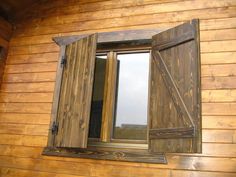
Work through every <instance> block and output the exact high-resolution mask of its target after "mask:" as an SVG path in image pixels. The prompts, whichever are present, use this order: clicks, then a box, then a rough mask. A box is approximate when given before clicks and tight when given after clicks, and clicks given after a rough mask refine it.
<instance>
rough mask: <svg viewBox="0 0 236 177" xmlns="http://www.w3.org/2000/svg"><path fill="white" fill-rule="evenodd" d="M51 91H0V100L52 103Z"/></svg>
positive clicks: (6, 101)
mask: <svg viewBox="0 0 236 177" xmlns="http://www.w3.org/2000/svg"><path fill="white" fill-rule="evenodd" d="M52 97H53V94H52V93H0V102H1V103H2V102H5V103H40V102H42V103H52Z"/></svg>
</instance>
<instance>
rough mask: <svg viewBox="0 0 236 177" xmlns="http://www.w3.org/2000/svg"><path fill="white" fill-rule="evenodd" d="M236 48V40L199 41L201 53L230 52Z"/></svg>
mask: <svg viewBox="0 0 236 177" xmlns="http://www.w3.org/2000/svg"><path fill="white" fill-rule="evenodd" d="M235 50H236V40H227V41H212V42H202V43H201V53H208V52H232V51H235Z"/></svg>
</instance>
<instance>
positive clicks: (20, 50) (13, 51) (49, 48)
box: [9, 43, 59, 55]
mask: <svg viewBox="0 0 236 177" xmlns="http://www.w3.org/2000/svg"><path fill="white" fill-rule="evenodd" d="M39 51H40V52H39ZM51 52H59V47H58V46H57V45H56V44H55V43H51V44H44V45H43V46H42V45H29V46H19V47H17V46H16V47H10V48H9V55H24V54H34V53H51Z"/></svg>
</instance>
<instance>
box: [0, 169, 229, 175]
mask: <svg viewBox="0 0 236 177" xmlns="http://www.w3.org/2000/svg"><path fill="white" fill-rule="evenodd" d="M0 170H1V171H0V173H1V174H2V175H4V176H5V177H15V176H18V177H26V176H37V177H86V176H84V175H79V176H78V175H70V174H62V173H59V174H58V173H49V172H41V171H33V170H23V169H17V168H0ZM226 177H228V176H226Z"/></svg>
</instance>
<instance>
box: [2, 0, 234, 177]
mask: <svg viewBox="0 0 236 177" xmlns="http://www.w3.org/2000/svg"><path fill="white" fill-rule="evenodd" d="M113 12H114V13H113ZM79 17H81V18H79ZM114 17H115V18H114ZM191 18H200V30H201V31H200V41H201V46H202V50H203V52H202V53H201V63H202V66H204V67H203V68H204V70H205V71H204V73H205V74H206V75H205V74H204V75H205V76H204V77H202V101H203V103H202V105H203V107H205V108H204V115H203V116H202V126H203V129H204V131H203V137H204V138H203V141H205V142H203V147H202V148H203V149H202V152H203V153H202V154H192V156H191V154H190V155H189V154H180V155H172V154H167V155H168V162H169V163H168V164H167V165H158V164H146V163H135V162H132V163H131V162H129V163H128V162H112V161H104V160H99V161H98V160H92V159H83V158H63V157H48V156H47V157H46V156H42V155H41V152H42V149H43V147H44V146H46V143H47V136H41V135H40V136H38V135H30V133H36V132H38V133H39V132H41V133H43V134H44V133H45V132H46V131H47V130H45V129H44V130H43V129H39V130H33V129H32V128H31V127H34V126H35V127H36V126H37V127H41V126H40V125H45V126H48V124H49V122H50V113H42V112H44V109H42V110H41V109H37V112H38V113H36V112H34V113H31V112H32V111H31V109H32V110H34V111H35V110H36V108H35V105H34V104H33V105H32V107H31V106H30V103H31V102H35V101H37V99H38V102H41V101H42V102H41V103H43V102H44V101H45V102H47V101H49V100H50V99H51V97H50V96H49V95H50V94H52V92H53V91H54V85H55V82H54V80H52V79H53V73H54V76H55V71H56V67H55V66H54V68H49V67H48V66H49V65H50V66H52V65H51V64H50V63H51V62H55V63H56V62H57V61H58V57H59V52H58V50H59V48H57V47H55V46H53V45H51V44H53V41H52V37H60V36H70V35H81V34H92V33H95V32H112V31H121V30H135V29H161V30H165V29H167V28H171V27H174V26H176V25H178V24H181V23H183V22H185V21H187V20H189V19H191ZM2 29H4V30H5V32H2V31H1V30H2ZM6 29H11V27H10V26H9V24H8V25H3V26H1V23H0V35H2V34H4V36H8V39H9V36H10V33H9V32H10V31H9V30H6ZM235 29H236V15H235V1H234V0H222V1H218V0H212V1H209V2H208V1H206V0H203V1H197V0H185V1H179V0H160V1H156V0H142V1H140V0H125V1H124V0H121V1H115V0H106V1H105V0H90V1H86V0H81V1H78V0H68V1H66V3H65V1H64V0H57V1H48V2H44V3H41V4H38V5H36V6H35V7H33V8H28V9H27V11H26V14H25V15H24V17H23V18H22V19H19V21H18V24H17V25H16V31H15V32H14V33H15V34H14V35H13V36H14V37H12V38H11V40H10V50H11V55H8V57H7V61H6V62H7V65H8V67H9V69H11V71H12V72H14V70H13V68H15V69H16V70H17V73H11V74H10V73H5V74H4V82H5V83H4V84H3V85H2V87H1V93H0V97H1V98H0V99H1V100H2V103H3V104H6V106H7V107H5V108H4V109H5V110H12V109H15V108H14V107H13V108H11V107H12V106H13V104H7V103H14V102H16V103H19V104H20V103H23V105H24V103H27V102H28V103H29V104H28V105H24V106H26V107H28V108H27V111H24V110H26V109H25V107H24V106H22V107H19V106H18V108H17V109H18V111H19V112H15V113H12V112H5V111H3V112H0V128H2V127H4V129H1V130H2V131H4V132H6V133H5V134H0V142H1V145H0V155H1V156H0V176H1V175H2V176H4V177H5V176H6V177H15V176H19V177H31V176H39V177H45V176H46V177H47V176H52V177H85V176H86V177H92V176H93V177H100V176H104V177H127V176H128V177H134V176H135V177H144V176H150V177H190V176H191V177H199V176H201V177H234V176H236V171H235V166H236V161H235V159H236V153H235V141H233V139H234V137H235V132H234V131H235V130H236V115H235V111H234V110H235V105H234V103H235V99H234V97H235V94H234V92H235V91H234V90H235V89H236V77H235V76H233V75H230V74H233V73H234V71H233V70H231V69H230V68H229V66H230V65H229V64H236V50H235V40H236V39H235V37H236V35H235ZM5 40H6V39H5ZM11 48H12V49H11ZM31 48H32V50H31ZM37 63H42V65H37ZM18 64H19V67H20V68H21V69H17V65H18ZM22 64H24V65H22ZM27 64H30V65H27ZM31 64H32V65H31ZM34 64H36V65H34ZM47 64H48V66H47ZM214 65H217V66H214ZM41 66H42V67H43V68H44V70H42V69H40V67H41ZM224 66H227V67H226V68H228V69H226V70H225V67H224ZM11 67H12V68H11ZM27 67H28V68H27ZM31 67H32V68H31ZM37 67H39V68H37ZM30 68H31V69H30ZM46 68H48V69H50V72H47V70H45V69H46ZM51 69H53V70H51ZM24 70H27V71H28V72H27V73H24ZM40 70H41V71H40ZM38 71H39V72H38ZM219 74H220V75H221V76H219ZM47 75H48V78H47ZM31 93H32V95H31ZM41 93H42V94H43V95H44V96H42V97H40V94H41ZM47 94H49V95H48V96H46V95H47ZM34 96H35V97H34ZM14 97H15V99H14ZM30 97H32V100H31V99H30ZM50 104H51V103H50ZM17 105H18V104H17ZM14 106H16V105H14ZM48 106H49V107H51V105H48ZM9 107H10V108H9ZM2 124H4V126H2V127H1V125H2ZM7 124H8V125H9V126H6V125H7ZM16 124H17V125H16ZM11 125H12V126H11ZM20 125H22V128H20ZM11 129H13V130H14V134H13V133H12V134H10V133H7V132H10V131H11ZM42 130H43V131H42ZM221 130H222V131H221ZM19 134H24V135H19ZM189 156H190V157H189Z"/></svg>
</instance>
